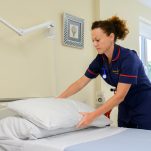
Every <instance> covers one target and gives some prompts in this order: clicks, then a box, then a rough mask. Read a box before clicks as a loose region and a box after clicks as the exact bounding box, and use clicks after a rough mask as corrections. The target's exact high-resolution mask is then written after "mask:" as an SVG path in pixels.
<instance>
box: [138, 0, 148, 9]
mask: <svg viewBox="0 0 151 151" xmlns="http://www.w3.org/2000/svg"><path fill="white" fill-rule="evenodd" d="M138 1H139V2H140V3H142V4H143V5H145V6H147V7H150V8H151V0H138Z"/></svg>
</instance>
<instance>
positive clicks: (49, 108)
mask: <svg viewBox="0 0 151 151" xmlns="http://www.w3.org/2000/svg"><path fill="white" fill-rule="evenodd" d="M8 108H10V109H12V110H14V111H15V112H17V113H18V114H19V115H20V116H22V117H24V118H25V119H27V120H29V121H31V122H32V123H34V124H35V125H37V126H39V127H41V128H44V129H47V130H56V129H62V128H71V127H75V126H76V125H77V124H78V122H79V121H80V120H81V119H82V115H81V114H79V112H91V111H93V110H94V108H92V107H90V106H88V105H87V104H84V103H82V102H79V101H74V100H69V99H56V98H34V99H33V98H31V99H26V100H19V101H14V102H10V103H8ZM109 124H111V121H110V120H109V119H108V118H107V117H105V116H104V115H101V116H100V117H99V118H97V119H96V120H95V121H94V122H93V123H92V124H91V126H98V127H104V126H106V125H109Z"/></svg>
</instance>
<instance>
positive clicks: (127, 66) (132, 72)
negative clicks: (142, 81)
mask: <svg viewBox="0 0 151 151" xmlns="http://www.w3.org/2000/svg"><path fill="white" fill-rule="evenodd" d="M139 65H140V60H139V57H138V56H137V54H136V53H135V52H133V51H132V52H130V53H129V54H128V55H126V56H125V57H123V59H122V60H121V68H120V75H119V82H121V83H129V84H137V77H138V71H139Z"/></svg>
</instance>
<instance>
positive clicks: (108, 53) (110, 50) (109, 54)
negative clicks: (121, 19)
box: [105, 45, 114, 63]
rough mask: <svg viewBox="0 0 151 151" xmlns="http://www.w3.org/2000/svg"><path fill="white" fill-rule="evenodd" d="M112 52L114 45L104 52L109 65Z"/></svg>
mask: <svg viewBox="0 0 151 151" xmlns="http://www.w3.org/2000/svg"><path fill="white" fill-rule="evenodd" d="M113 51H114V45H111V47H110V48H109V49H108V50H107V51H106V52H105V55H106V56H107V58H108V61H109V63H111V60H112V55H113Z"/></svg>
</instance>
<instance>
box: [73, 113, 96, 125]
mask: <svg viewBox="0 0 151 151" xmlns="http://www.w3.org/2000/svg"><path fill="white" fill-rule="evenodd" d="M80 114H82V115H83V118H82V120H81V121H80V122H79V123H78V124H77V126H76V127H77V128H83V127H87V126H88V125H89V124H90V123H92V122H93V120H94V119H95V118H96V115H95V112H80Z"/></svg>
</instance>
